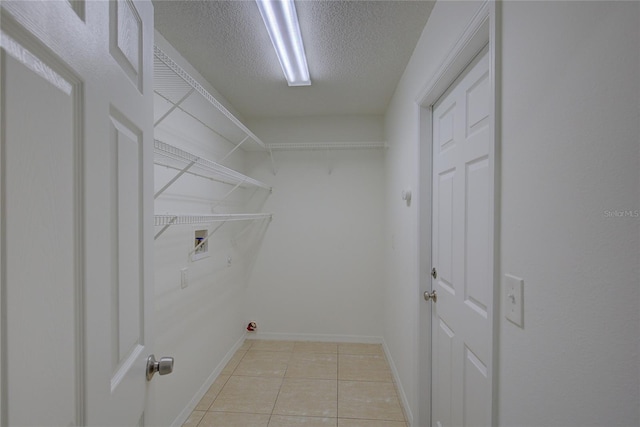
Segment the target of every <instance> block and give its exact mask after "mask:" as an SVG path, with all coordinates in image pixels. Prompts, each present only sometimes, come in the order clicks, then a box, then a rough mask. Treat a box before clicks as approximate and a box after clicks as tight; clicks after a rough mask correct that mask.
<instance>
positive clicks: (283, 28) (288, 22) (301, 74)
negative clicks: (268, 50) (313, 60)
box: [256, 0, 311, 86]
mask: <svg viewBox="0 0 640 427" xmlns="http://www.w3.org/2000/svg"><path fill="white" fill-rule="evenodd" d="M256 3H257V4H258V9H260V15H262V20H263V21H264V24H265V25H266V27H267V31H268V32H269V37H270V38H271V43H273V47H274V48H275V49H276V54H277V55H278V60H280V66H282V71H284V75H285V77H286V78H287V82H288V83H289V86H309V85H311V78H310V77H309V68H308V67H307V57H306V55H305V54H304V45H303V44H302V36H301V35H300V26H299V25H298V14H297V13H296V6H295V4H294V3H293V0H256Z"/></svg>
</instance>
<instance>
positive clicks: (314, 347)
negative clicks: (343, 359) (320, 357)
mask: <svg viewBox="0 0 640 427" xmlns="http://www.w3.org/2000/svg"><path fill="white" fill-rule="evenodd" d="M293 351H294V352H301V353H332V354H335V353H337V352H338V344H337V343H334V342H311V341H309V342H307V341H304V342H300V341H298V342H296V343H295V345H294V347H293Z"/></svg>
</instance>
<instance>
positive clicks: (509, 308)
mask: <svg viewBox="0 0 640 427" xmlns="http://www.w3.org/2000/svg"><path fill="white" fill-rule="evenodd" d="M504 277H505V290H504V297H505V302H504V306H505V308H506V314H505V317H506V318H507V320H510V321H511V322H512V323H514V324H515V325H518V326H520V327H521V328H524V280H522V279H521V278H519V277H516V276H512V275H510V274H505V276H504Z"/></svg>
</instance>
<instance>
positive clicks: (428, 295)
mask: <svg viewBox="0 0 640 427" xmlns="http://www.w3.org/2000/svg"><path fill="white" fill-rule="evenodd" d="M424 300H425V301H429V300H431V301H433V302H438V294H436V291H433V292H431V293H429V291H424Z"/></svg>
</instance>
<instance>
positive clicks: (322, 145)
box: [267, 141, 387, 151]
mask: <svg viewBox="0 0 640 427" xmlns="http://www.w3.org/2000/svg"><path fill="white" fill-rule="evenodd" d="M267 148H269V149H270V150H273V151H293V150H361V149H380V148H387V144H386V143H385V142H378V141H376V142H314V143H287V142H278V143H272V144H267Z"/></svg>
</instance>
